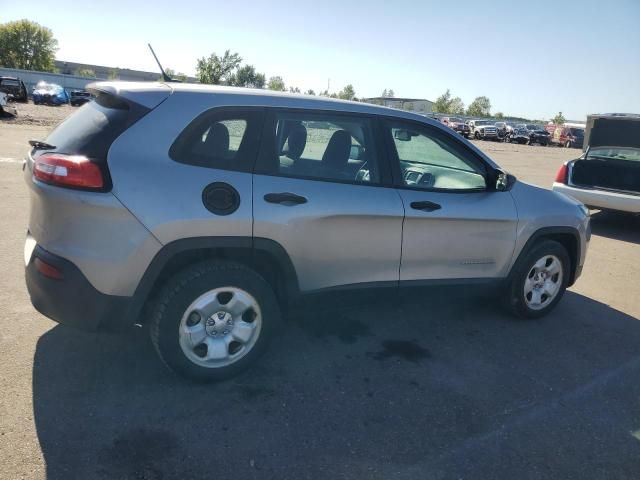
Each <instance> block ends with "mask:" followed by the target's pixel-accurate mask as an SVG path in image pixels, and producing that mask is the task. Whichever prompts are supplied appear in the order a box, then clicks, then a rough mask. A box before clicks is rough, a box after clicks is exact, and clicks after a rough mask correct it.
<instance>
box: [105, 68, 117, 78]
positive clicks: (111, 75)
mask: <svg viewBox="0 0 640 480" xmlns="http://www.w3.org/2000/svg"><path fill="white" fill-rule="evenodd" d="M108 78H109V80H118V78H120V72H118V70H117V69H115V68H112V69H111V70H109V76H108Z"/></svg>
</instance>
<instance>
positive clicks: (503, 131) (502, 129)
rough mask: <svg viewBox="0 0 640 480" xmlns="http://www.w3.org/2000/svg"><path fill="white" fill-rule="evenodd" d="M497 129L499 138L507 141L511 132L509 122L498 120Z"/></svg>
mask: <svg viewBox="0 0 640 480" xmlns="http://www.w3.org/2000/svg"><path fill="white" fill-rule="evenodd" d="M495 125H496V129H497V131H498V140H500V141H506V140H507V135H508V133H509V131H508V128H507V122H496V123H495Z"/></svg>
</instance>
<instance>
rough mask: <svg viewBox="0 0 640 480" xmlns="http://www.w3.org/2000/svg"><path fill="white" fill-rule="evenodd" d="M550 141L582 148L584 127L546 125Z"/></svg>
mask: <svg viewBox="0 0 640 480" xmlns="http://www.w3.org/2000/svg"><path fill="white" fill-rule="evenodd" d="M545 129H546V131H547V132H548V133H549V135H550V137H549V141H550V143H553V144H556V145H560V146H562V147H566V148H583V146H584V129H582V128H578V127H566V126H563V125H557V126H556V125H547V127H546V128H545Z"/></svg>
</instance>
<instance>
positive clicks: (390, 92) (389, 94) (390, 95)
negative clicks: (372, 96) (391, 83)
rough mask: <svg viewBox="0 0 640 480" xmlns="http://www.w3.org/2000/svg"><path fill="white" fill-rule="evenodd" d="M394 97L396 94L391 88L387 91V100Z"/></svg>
mask: <svg viewBox="0 0 640 480" xmlns="http://www.w3.org/2000/svg"><path fill="white" fill-rule="evenodd" d="M395 96H396V94H395V93H394V91H393V88H390V89H389V90H387V97H389V98H394V97H395Z"/></svg>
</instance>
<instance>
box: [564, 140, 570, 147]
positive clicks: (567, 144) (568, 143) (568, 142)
mask: <svg viewBox="0 0 640 480" xmlns="http://www.w3.org/2000/svg"><path fill="white" fill-rule="evenodd" d="M564 146H565V147H566V148H571V141H570V140H568V141H567V143H565V144H564Z"/></svg>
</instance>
